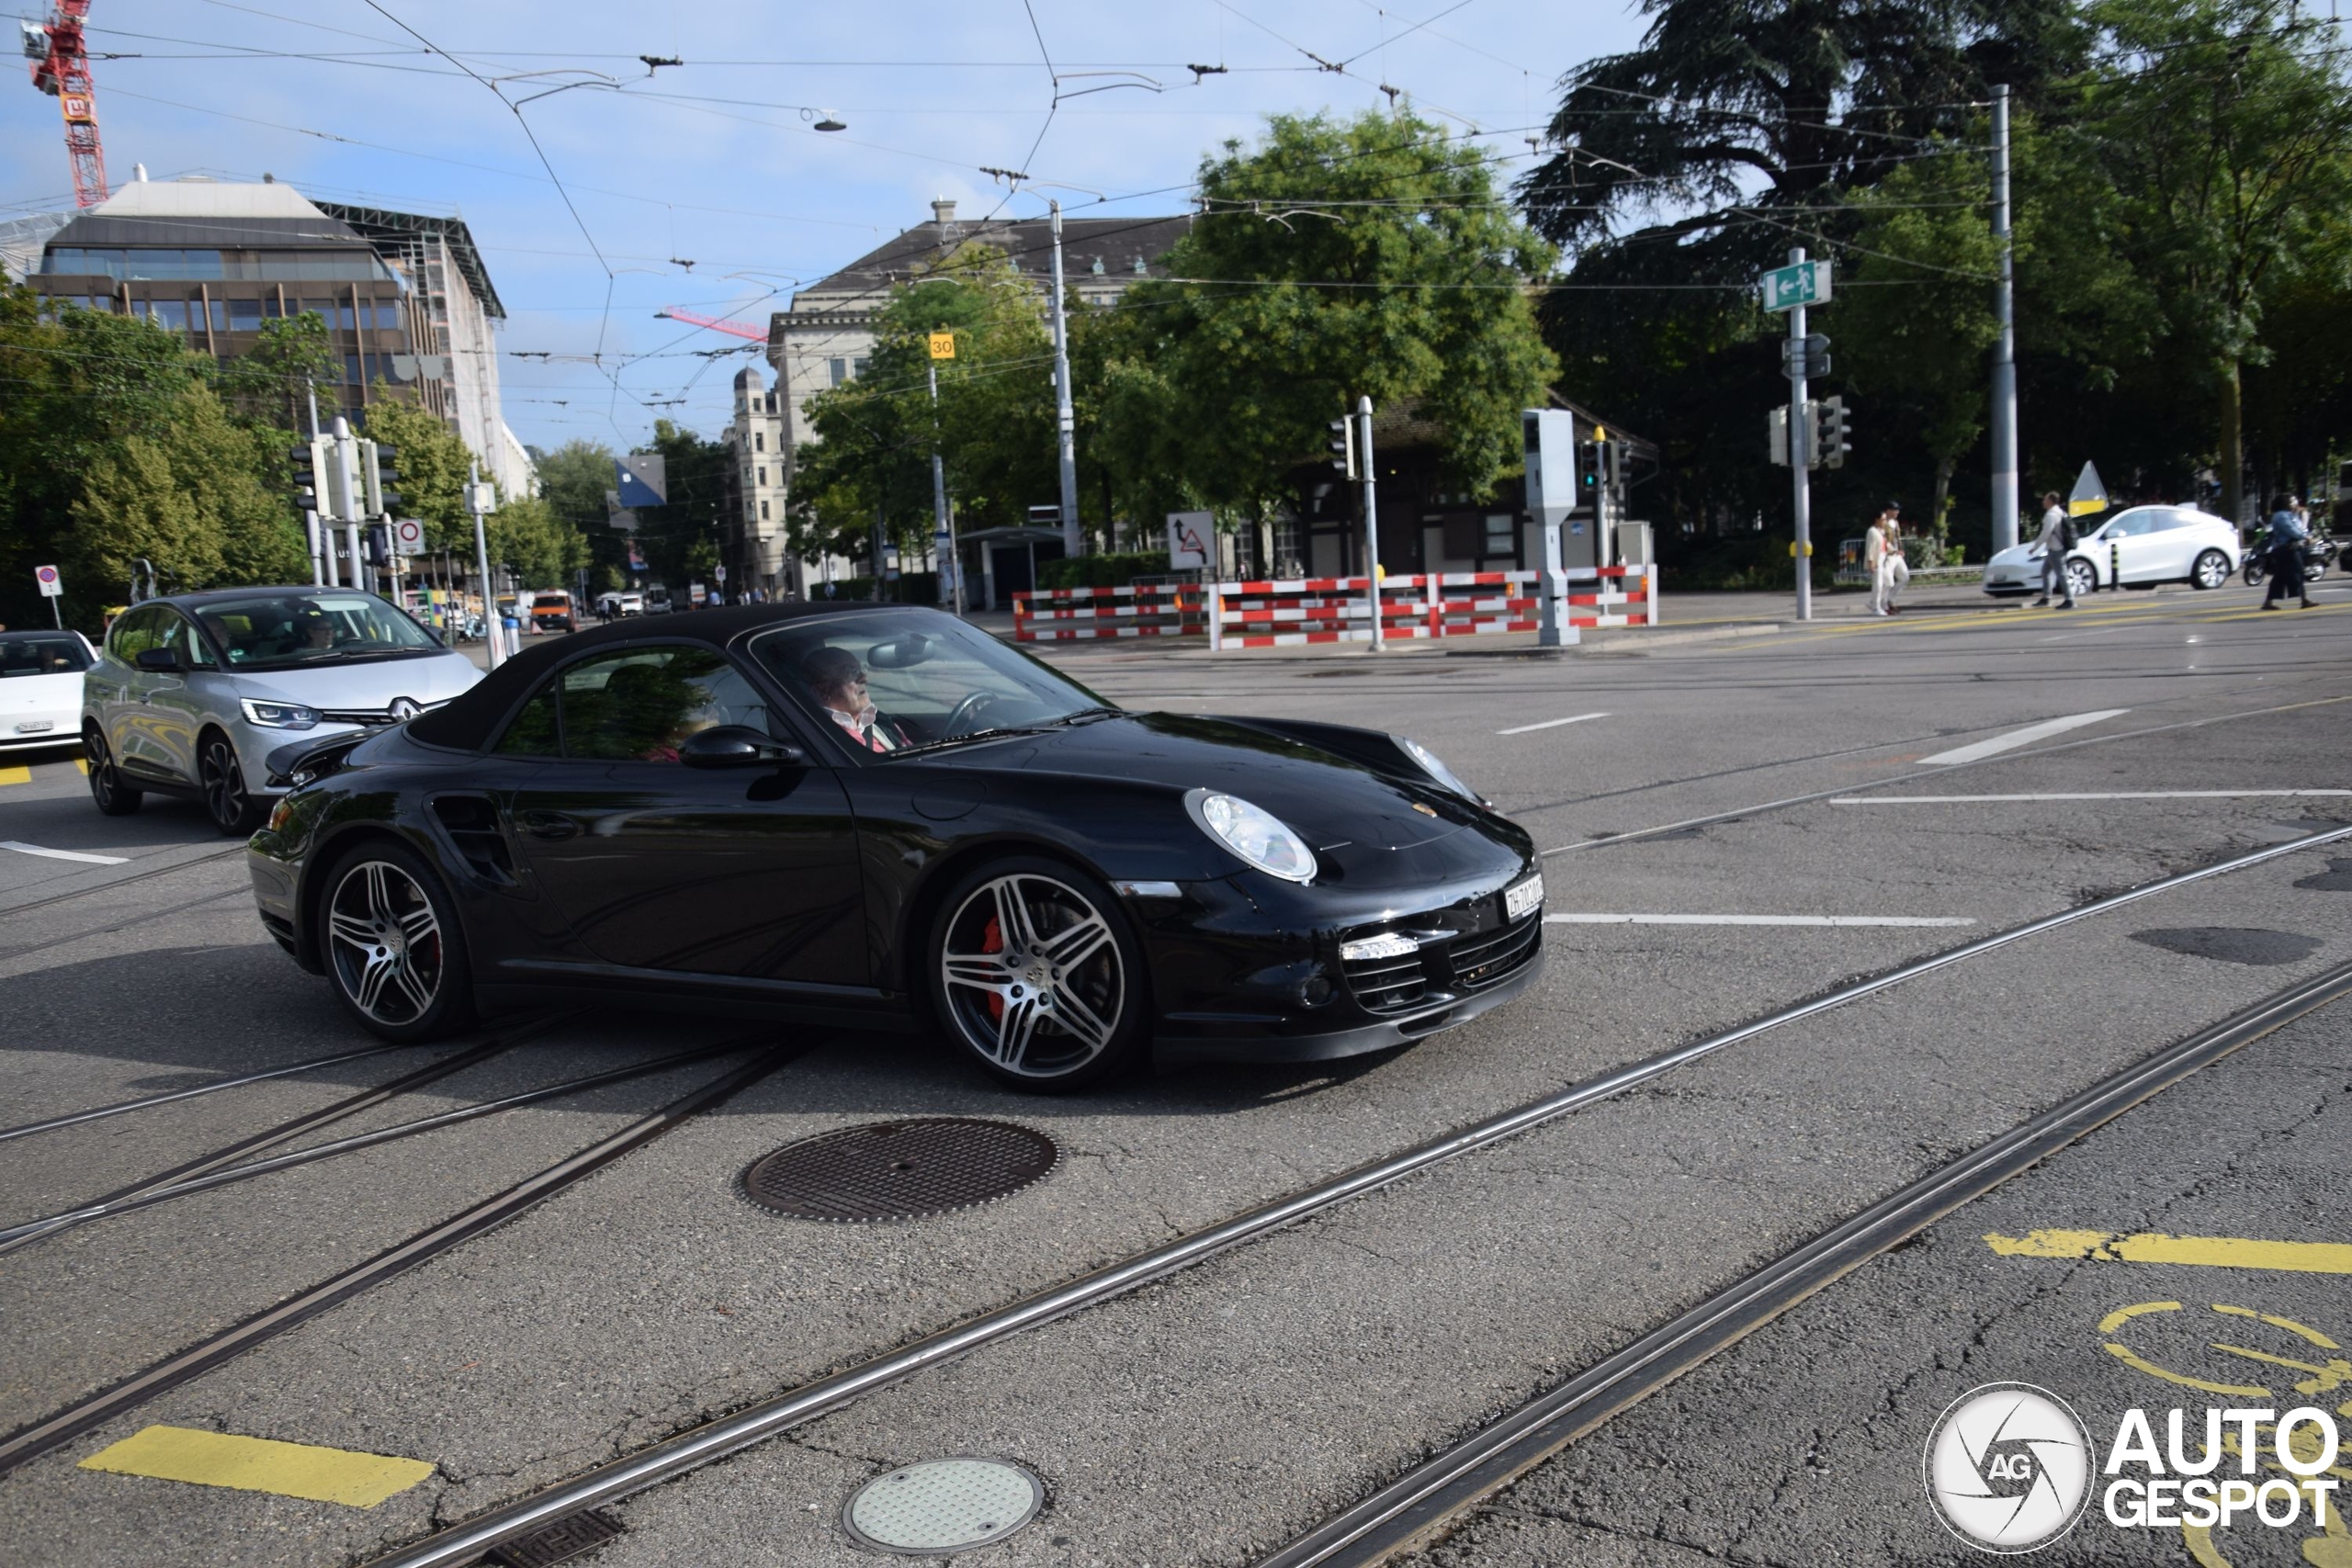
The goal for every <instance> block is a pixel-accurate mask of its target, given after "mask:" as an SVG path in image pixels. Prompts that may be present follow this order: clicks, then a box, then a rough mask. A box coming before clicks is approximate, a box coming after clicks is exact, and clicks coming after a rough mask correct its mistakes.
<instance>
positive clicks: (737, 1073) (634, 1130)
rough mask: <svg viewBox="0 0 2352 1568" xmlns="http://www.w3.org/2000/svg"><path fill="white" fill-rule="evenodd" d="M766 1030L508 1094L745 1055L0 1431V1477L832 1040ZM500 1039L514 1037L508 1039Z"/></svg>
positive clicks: (541, 1095)
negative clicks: (133, 1368)
mask: <svg viewBox="0 0 2352 1568" xmlns="http://www.w3.org/2000/svg"><path fill="white" fill-rule="evenodd" d="M546 1022H547V1021H542V1024H541V1026H542V1027H544V1026H545V1023H546ZM769 1035H770V1032H768V1031H764V1030H763V1031H760V1032H757V1033H755V1034H753V1035H751V1036H744V1037H738V1038H736V1039H734V1040H732V1041H729V1042H725V1043H720V1044H718V1045H714V1046H712V1047H709V1048H707V1050H701V1051H696V1052H693V1053H687V1054H684V1055H683V1056H677V1057H671V1058H665V1059H663V1060H662V1061H661V1062H659V1063H655V1064H639V1066H637V1067H636V1068H634V1069H618V1070H616V1071H615V1072H612V1073H607V1074H602V1075H595V1076H594V1077H593V1078H591V1079H588V1080H581V1081H576V1082H573V1083H571V1084H568V1085H561V1086H549V1090H548V1091H546V1092H535V1093H533V1094H529V1095H524V1096H516V1097H509V1098H508V1099H506V1100H502V1101H500V1102H497V1104H496V1109H498V1110H511V1109H514V1108H515V1106H516V1105H519V1104H524V1103H532V1102H535V1101H537V1100H543V1099H549V1098H553V1097H554V1093H555V1092H559V1091H560V1092H578V1091H579V1090H581V1089H585V1088H588V1087H591V1086H592V1084H594V1083H609V1082H617V1081H620V1079H621V1078H623V1077H642V1076H646V1075H647V1074H649V1073H650V1072H654V1071H660V1070H665V1069H668V1068H673V1067H676V1066H684V1065H686V1061H687V1060H688V1059H691V1058H693V1057H707V1056H718V1055H731V1054H734V1053H739V1052H744V1051H750V1052H752V1055H751V1057H750V1059H749V1060H747V1061H745V1062H743V1063H741V1065H739V1066H734V1067H731V1068H729V1070H728V1071H726V1072H724V1073H722V1074H720V1075H719V1076H718V1077H715V1078H711V1079H708V1080H707V1081H706V1082H704V1083H702V1084H700V1085H697V1086H696V1087H695V1088H694V1089H690V1090H688V1091H687V1092H686V1093H684V1095H682V1096H680V1097H679V1098H678V1099H676V1100H672V1101H671V1102H670V1103H669V1104H667V1105H665V1106H663V1107H662V1108H661V1109H660V1110H658V1111H652V1112H650V1114H648V1115H646V1116H643V1117H641V1118H639V1120H638V1121H636V1122H632V1123H630V1124H629V1125H628V1126H627V1127H624V1128H622V1129H620V1130H618V1131H617V1132H615V1133H613V1134H609V1135H608V1136H606V1137H604V1138H601V1139H599V1140H597V1141H596V1142H595V1143H594V1144H591V1145H588V1146H586V1147H585V1148H582V1149H580V1150H577V1151H575V1152H574V1153H572V1154H570V1155H567V1156H564V1157H563V1158H562V1159H560V1160H558V1161H557V1162H555V1163H554V1164H553V1165H550V1166H548V1167H547V1168H544V1169H542V1170H540V1171H538V1172H537V1174H535V1175H532V1176H530V1177H527V1178H526V1179H523V1180H522V1181H520V1182H517V1183H515V1185H513V1186H511V1187H508V1188H506V1189H505V1190H503V1191H500V1192H498V1193H495V1194H493V1195H492V1196H491V1197H489V1198H486V1199H483V1200H481V1201H479V1202H476V1203H472V1204H469V1205H468V1206H467V1207H466V1208H464V1209H461V1210H459V1211H458V1213H454V1214H451V1215H449V1216H448V1217H447V1218H446V1219H443V1220H440V1221H438V1222H436V1223H435V1224H432V1225H429V1226H427V1227H426V1228H424V1229H423V1230H421V1231H418V1232H415V1233H414V1234H413V1235H409V1236H408V1237H406V1238H405V1239H403V1240H401V1241H399V1242H397V1243H395V1244H393V1245H392V1246H391V1247H387V1248H385V1249H383V1250H382V1251H379V1252H378V1253H376V1254H375V1255H374V1256H372V1257H370V1258H367V1259H366V1260H364V1261H362V1262H360V1263H357V1264H355V1265H353V1266H352V1267H350V1268H348V1269H344V1270H342V1271H341V1272H339V1273H336V1274H334V1275H333V1276H332V1277H330V1278H328V1279H326V1280H321V1281H319V1282H318V1283H316V1284H313V1285H311V1286H310V1287H309V1288H307V1289H305V1290H302V1291H300V1292H297V1293H295V1294H294V1295H292V1296H289V1297H288V1298H286V1299H285V1300H283V1301H280V1302H278V1303H277V1304H275V1305H273V1306H270V1307H268V1308H266V1309H264V1310H263V1311H260V1312H257V1313H254V1314H251V1315H249V1316H247V1317H244V1318H243V1319H241V1320H240V1321H238V1322H237V1323H235V1324H233V1325H230V1326H229V1327H227V1328H224V1329H222V1330H220V1331H219V1332H217V1333H214V1334H210V1335H208V1336H206V1337H204V1338H202V1339H200V1340H198V1341H197V1342H196V1343H195V1344H192V1345H189V1346H187V1347H186V1348H182V1349H180V1350H177V1351H175V1352H174V1353H172V1354H171V1355H168V1356H166V1357H164V1358H163V1359H160V1360H158V1361H155V1362H154V1363H153V1364H151V1365H149V1366H147V1367H146V1368H144V1369H142V1370H141V1371H137V1372H134V1373H131V1374H130V1375H129V1376H127V1377H125V1378H122V1379H120V1380H119V1381H118V1382H114V1383H111V1384H109V1385H107V1387H105V1388H103V1389H100V1390H99V1391H97V1392H96V1393H92V1394H90V1395H89V1396H87V1397H86V1398H84V1399H80V1400H77V1401H75V1402H74V1403H73V1404H68V1405H66V1406H65V1407H63V1408H62V1409H60V1410H57V1411H54V1412H52V1413H51V1414H50V1415H48V1416H43V1417H40V1419H38V1420H36V1421H33V1422H31V1423H29V1424H28V1425H26V1426H24V1427H19V1428H17V1430H16V1431H14V1432H11V1433H8V1434H7V1435H6V1436H5V1437H0V1476H6V1474H8V1473H9V1472H12V1471H14V1470H16V1469H17V1467H19V1466H21V1465H23V1464H25V1463H27V1462H28V1461H31V1460H34V1459H37V1458H39V1457H40V1455H42V1454H45V1453H48V1452H50V1451H51V1450H53V1449H55V1448H57V1447H58V1446H59V1445H61V1444H62V1443H66V1442H70V1441H72V1440H73V1439H74V1438H76V1437H78V1436H80V1435H81V1434H82V1433H84V1432H86V1431H88V1430H90V1429H91V1428H92V1427H96V1426H98V1425H100V1424H102V1423H104V1422H106V1421H108V1420H111V1419H112V1418H114V1417H115V1416H119V1415H121V1414H123V1413H124V1412H126V1411H129V1410H132V1409H135V1408H137V1407H138V1406H139V1405H141V1404H145V1403H147V1402H148V1401H150V1400H153V1399H154V1398H156V1397H158V1396H160V1395H162V1394H164V1393H168V1392H169V1391H170V1390H172V1389H174V1388H176V1387H178V1386H179V1385H180V1384H182V1383H184V1382H187V1381H188V1380H189V1379H191V1378H195V1377H198V1376H200V1375H202V1374H203V1373H205V1372H207V1371H211V1370H212V1369H213V1368H215V1367H218V1366H220V1365H221V1364H223V1363H224V1362H226V1361H229V1360H232V1359H235V1358H236V1357H238V1356H241V1355H243V1354H244V1353H245V1352H247V1351H248V1350H251V1349H253V1348H255V1347H256V1346H259V1345H261V1344H264V1343H266V1342H267V1341H268V1340H270V1339H272V1338H274V1337H277V1335H279V1334H282V1333H284V1332H286V1331H287V1330H288V1329H290V1328H293V1327H295V1326H297V1325H300V1324H301V1323H304V1322H307V1321H309V1320H310V1319H311V1318H312V1317H315V1316H317V1315H318V1314H321V1313H323V1312H325V1311H327V1310H329V1309H330V1308H332V1307H334V1306H335V1305H337V1304H339V1303H343V1302H345V1301H348V1300H350V1299H351V1298H353V1297H354V1296H356V1295H359V1294H361V1293H363V1292H366V1291H368V1290H370V1289H372V1288H374V1287H375V1286H377V1285H379V1284H381V1283H382V1282H384V1281H385V1280H390V1279H391V1278H393V1277H395V1276H397V1275H399V1274H401V1273H405V1272H406V1271H407V1270H409V1269H413V1268H416V1267H417V1266H418V1265H420V1264H423V1263H424V1262H427V1261H429V1260H430V1259H432V1258H436V1257H438V1256H440V1255H441V1254H443V1253H445V1252H447V1251H448V1250H449V1249H451V1248H452V1247H458V1246H459V1245H461V1244H463V1243H464V1242H466V1241H469V1240H470V1239H472V1238H473V1237H474V1236H477V1235H481V1234H482V1233H484V1232H486V1231H489V1230H491V1229H493V1228H495V1227H496V1226H498V1225H501V1224H504V1223H506V1221H508V1220H510V1219H513V1218H514V1217H515V1215H517V1214H520V1213H524V1212H525V1211H526V1210H528V1209H530V1208H532V1207H534V1206H536V1205H537V1204H538V1203H541V1202H543V1201H546V1200H548V1199H549V1198H551V1197H554V1196H555V1195H556V1194H558V1193H560V1192H562V1191H563V1190H566V1189H568V1188H570V1187H572V1186H575V1185H577V1184H578V1183H579V1182H581V1181H582V1180H584V1179H587V1178H588V1177H589V1176H592V1175H594V1173H595V1172H596V1171H598V1170H601V1169H603V1168H605V1166H608V1165H610V1164H612V1163H613V1162H614V1161H616V1160H617V1159H620V1158H622V1157H623V1156H626V1155H628V1154H630V1153H631V1152H633V1151H635V1150H636V1149H638V1148H640V1147H642V1146H643V1145H647V1144H649V1143H650V1142H652V1141H653V1140H654V1139H656V1138H659V1137H661V1136H662V1135H663V1134H666V1133H668V1132H670V1131H672V1130H673V1129H674V1128H676V1127H678V1126H680V1125H683V1124H684V1122H689V1121H691V1120H693V1119H694V1118H695V1117H696V1116H699V1115H702V1114H703V1113H705V1112H706V1111H711V1110H714V1109H716V1108H717V1107H718V1106H720V1105H723V1104H725V1103H726V1102H727V1101H728V1100H730V1099H732V1098H733V1097H734V1096H735V1095H736V1094H738V1093H740V1092H741V1091H742V1090H743V1089H748V1088H750V1087H751V1086H752V1085H753V1084H755V1083H757V1082H759V1081H760V1080H761V1079H763V1078H764V1077H767V1076H768V1075H769V1074H771V1073H773V1072H775V1070H776V1069H777V1068H779V1067H781V1066H785V1065H786V1063H788V1062H791V1061H793V1060H795V1059H797V1058H798V1057H800V1056H802V1055H807V1054H808V1053H809V1052H810V1051H812V1050H815V1049H817V1048H818V1047H819V1046H820V1045H821V1044H823V1043H825V1042H826V1040H827V1039H830V1038H831V1037H830V1036H826V1037H821V1038H818V1039H812V1040H808V1041H801V1042H794V1043H779V1044H775V1045H770V1046H767V1047H766V1048H764V1049H762V1048H760V1047H758V1046H757V1045H756V1044H754V1043H752V1042H753V1041H755V1040H761V1039H766V1038H768V1037H769ZM505 1043H512V1042H511V1041H510V1042H505ZM476 1049H480V1048H479V1047H477V1048H476ZM461 1055H463V1053H461ZM467 1109H469V1110H470V1111H472V1113H473V1114H484V1113H487V1111H482V1110H480V1109H477V1108H467ZM460 1119H465V1118H464V1117H462V1116H460V1115H458V1114H457V1113H453V1114H451V1115H450V1116H447V1117H444V1118H426V1119H424V1121H425V1122H431V1123H435V1124H440V1125H447V1124H449V1123H450V1122H454V1121H457V1120H460ZM426 1130H428V1127H427V1126H425V1125H423V1124H418V1123H410V1124H404V1125H403V1126H402V1127H401V1128H399V1129H390V1128H388V1129H381V1130H379V1133H380V1134H397V1135H401V1136H405V1135H410V1134H414V1133H418V1132H423V1131H426ZM388 1141H390V1137H389V1136H384V1135H378V1134H362V1135H361V1137H360V1138H358V1139H353V1140H346V1141H345V1145H344V1146H342V1147H339V1148H336V1149H334V1150H333V1151H332V1152H334V1153H343V1152H348V1150H349V1149H350V1148H352V1147H357V1146H372V1145H375V1144H379V1143H383V1142H388ZM324 1157H327V1153H326V1151H324V1150H302V1151H298V1152H297V1153H296V1154H294V1155H291V1156H286V1157H285V1158H284V1159H283V1160H282V1161H268V1162H262V1163H263V1164H264V1165H266V1166H268V1167H269V1168H287V1167H289V1166H293V1165H299V1164H302V1163H306V1162H307V1161H308V1160H310V1159H313V1158H324ZM263 1173H264V1172H263V1171H262V1170H261V1169H250V1170H247V1169H240V1170H224V1171H220V1172H219V1173H218V1175H219V1176H220V1178H222V1179H244V1177H246V1176H249V1175H260V1174H263ZM222 1184H224V1182H223V1181H222V1180H198V1181H197V1182H193V1183H191V1184H190V1186H189V1190H206V1189H209V1187H211V1186H217V1185H222ZM153 1186H154V1184H153V1183H152V1182H151V1183H148V1184H144V1185H143V1186H142V1187H141V1189H135V1190H131V1191H132V1192H133V1193H134V1194H138V1193H145V1192H147V1191H149V1190H151V1189H152V1188H153ZM118 1196H120V1195H118ZM23 1239H26V1240H33V1239H39V1237H38V1236H37V1235H36V1236H32V1237H26V1238H23Z"/></svg>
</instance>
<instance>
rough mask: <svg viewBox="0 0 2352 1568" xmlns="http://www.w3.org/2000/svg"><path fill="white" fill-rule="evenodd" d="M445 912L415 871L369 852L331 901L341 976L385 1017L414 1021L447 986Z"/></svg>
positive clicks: (333, 948)
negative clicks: (426, 891) (444, 980)
mask: <svg viewBox="0 0 2352 1568" xmlns="http://www.w3.org/2000/svg"><path fill="white" fill-rule="evenodd" d="M441 941H442V938H441V920H440V917H438V916H437V915H435V913H434V912H433V903H432V900H431V899H429V898H427V897H425V895H424V888H422V887H420V886H417V884H416V879H415V878H414V877H413V876H411V875H410V874H408V873H407V872H406V871H404V870H402V869H401V867H400V866H397V865H395V864H393V863H391V862H390V861H380V860H363V861H360V862H358V863H356V864H354V865H353V866H352V867H351V868H350V869H349V870H347V871H345V873H344V874H343V879H342V880H341V881H340V882H338V883H336V884H335V889H334V897H331V898H330V899H329V900H328V901H327V946H328V950H329V956H330V958H331V959H332V960H333V962H334V973H335V980H336V983H337V984H339V985H340V986H342V987H343V991H344V994H345V996H346V997H348V998H351V1002H352V1005H353V1006H355V1007H356V1008H357V1009H358V1010H360V1011H361V1012H363V1013H365V1014H366V1015H367V1016H368V1017H369V1018H370V1019H373V1020H374V1021H377V1022H378V1023H382V1024H392V1025H398V1024H406V1023H414V1022H415V1021H417V1020H419V1019H421V1018H423V1017H424V1015H425V1013H426V1012H427V1011H428V1010H431V1008H432V1006H433V999H434V997H435V995H436V994H437V993H438V992H439V990H440V988H441V978H442V971H443V967H444V963H445V954H444V953H443V952H442V947H441Z"/></svg>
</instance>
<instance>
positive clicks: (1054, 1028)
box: [922, 855, 1149, 1094]
mask: <svg viewBox="0 0 2352 1568" xmlns="http://www.w3.org/2000/svg"><path fill="white" fill-rule="evenodd" d="M1016 923H1018V924H1019V925H1020V926H1021V927H1022V930H1021V931H1012V930H1008V929H1007V928H1008V927H1011V926H1012V925H1014V924H1016ZM1081 932H1084V933H1086V934H1083V935H1081V934H1080V933H1081ZM1073 949H1074V952H1073V951H1072V950H1073ZM1066 954H1067V955H1069V956H1074V957H1075V960H1076V961H1075V962H1074V963H1072V962H1068V961H1067V958H1066ZM922 957H923V970H924V973H925V974H926V976H928V977H929V983H930V988H931V998H932V1005H933V1009H934V1010H935V1011H936V1013H937V1015H938V1019H939V1022H940V1025H941V1027H942V1029H943V1030H944V1032H946V1035H947V1037H948V1039H949V1040H950V1041H951V1042H952V1043H955V1044H956V1046H957V1047H958V1048H959V1049H960V1050H962V1051H964V1052H965V1053H967V1055H969V1056H970V1057H971V1059H972V1060H973V1061H974V1062H976V1063H977V1064H978V1066H979V1068H980V1070H981V1071H982V1072H984V1073H986V1074H988V1075H989V1077H992V1078H994V1079H996V1081H997V1082H999V1083H1001V1084H1003V1085H1006V1086H1007V1087H1008V1088H1012V1089H1021V1090H1023V1091H1024V1092H1026V1093H1031V1094H1066V1093H1069V1091H1071V1090H1073V1089H1085V1088H1088V1087H1091V1086H1092V1085H1095V1084H1099V1083H1103V1082H1106V1081H1108V1080H1110V1079H1112V1078H1114V1077H1118V1076H1119V1075H1120V1074H1122V1073H1124V1072H1126V1071H1128V1070H1129V1069H1131V1068H1132V1067H1134V1066H1136V1064H1137V1063H1138V1062H1139V1061H1140V1060H1141V1059H1142V1057H1143V1055H1144V1049H1145V1045H1146V1043H1147V1040H1148V1033H1149V1031H1148V1027H1147V1020H1148V1016H1149V1008H1148V998H1147V996H1146V971H1145V968H1144V959H1143V948H1142V946H1141V944H1140V943H1139V942H1137V941H1136V935H1135V932H1134V931H1133V929H1132V928H1131V927H1130V926H1129V925H1128V922H1127V917H1126V913H1125V910H1124V909H1123V908H1120V905H1119V901H1118V899H1117V898H1116V897H1114V896H1113V894H1112V892H1111V890H1110V889H1109V888H1108V887H1105V886H1103V884H1102V883H1101V882H1099V881H1097V880H1096V879H1095V878H1094V877H1092V876H1090V875H1088V874H1086V873H1085V872H1082V871H1080V870H1078V869H1077V868H1076V867H1074V866H1070V865H1067V864H1065V863H1062V862H1060V861H1055V860H1046V859H1045V858H1043V857H1041V856H1035V855H1014V856H1006V857H1004V858H1001V859H999V860H993V861H989V862H988V863H984V864H982V865H980V866H978V867H976V868H975V869H973V870H972V871H971V872H969V873H967V874H966V875H964V876H963V877H962V878H960V879H959V880H958V881H957V882H956V886H954V887H952V888H950V889H949V890H948V894H947V897H946V898H945V899H944V901H942V903H941V904H940V907H939V913H938V914H937V915H936V916H935V917H934V918H933V920H932V926H931V931H930V932H929V933H928V935H927V937H926V939H925V941H924V942H923V953H922ZM1057 960H1060V961H1059V962H1057Z"/></svg>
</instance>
